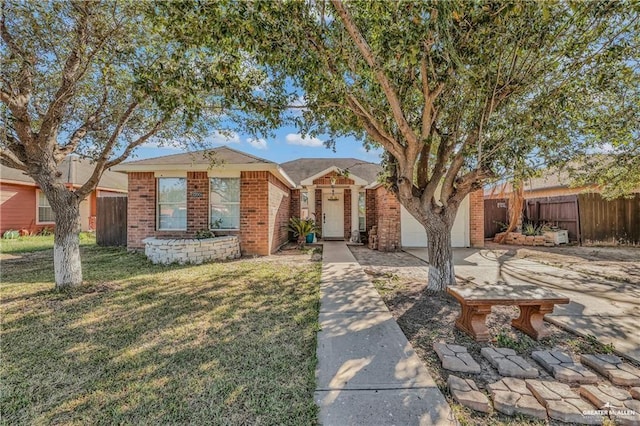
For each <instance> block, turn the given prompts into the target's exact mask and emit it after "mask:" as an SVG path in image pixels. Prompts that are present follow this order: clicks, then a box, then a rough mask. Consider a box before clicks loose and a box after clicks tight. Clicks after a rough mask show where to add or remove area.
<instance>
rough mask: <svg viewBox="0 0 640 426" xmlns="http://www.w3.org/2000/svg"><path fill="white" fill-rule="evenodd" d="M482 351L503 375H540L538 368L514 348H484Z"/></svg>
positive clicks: (525, 376) (527, 376) (528, 376)
mask: <svg viewBox="0 0 640 426" xmlns="http://www.w3.org/2000/svg"><path fill="white" fill-rule="evenodd" d="M480 353H481V354H482V356H483V357H485V358H486V359H487V360H488V361H489V362H490V363H491V365H493V366H494V367H495V368H496V369H497V370H498V373H500V375H501V376H507V377H518V378H521V379H525V378H534V377H538V369H537V368H535V367H532V366H531V364H529V363H528V362H527V361H525V360H524V358H522V357H521V356H519V355H517V354H516V351H514V350H513V349H509V348H482V349H481V350H480Z"/></svg>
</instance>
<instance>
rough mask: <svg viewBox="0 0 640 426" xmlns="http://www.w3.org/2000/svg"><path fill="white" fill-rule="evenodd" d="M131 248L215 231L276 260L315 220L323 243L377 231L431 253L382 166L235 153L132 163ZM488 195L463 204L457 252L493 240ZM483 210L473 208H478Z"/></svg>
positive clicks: (381, 244) (126, 167)
mask: <svg viewBox="0 0 640 426" xmlns="http://www.w3.org/2000/svg"><path fill="white" fill-rule="evenodd" d="M113 170H116V171H121V172H125V173H127V174H128V177H129V185H128V187H129V194H128V196H129V201H128V221H127V223H128V225H127V226H128V229H127V246H128V248H129V249H142V248H144V243H143V240H144V239H145V238H148V237H156V238H189V237H193V236H195V235H196V234H197V233H198V232H199V231H203V230H209V229H215V232H216V234H217V235H221V234H222V235H237V236H238V237H239V242H240V248H241V251H242V253H243V254H258V255H266V254H270V253H273V252H275V251H277V250H278V249H279V248H280V247H281V246H282V245H283V244H285V243H286V242H287V241H288V240H289V232H288V229H287V225H288V222H289V219H290V218H291V217H303V218H304V217H313V218H314V219H315V220H316V223H317V225H318V226H319V227H320V234H321V236H322V238H323V239H326V240H329V239H338V240H347V241H348V240H350V239H351V238H352V236H354V234H355V235H357V234H358V233H360V234H361V235H363V236H364V235H367V234H368V232H369V231H370V230H371V228H372V227H373V226H376V227H377V236H378V249H379V250H382V251H392V250H397V249H400V248H401V247H402V246H426V235H425V234H424V229H423V228H422V227H421V226H420V225H419V224H418V222H417V221H416V220H415V219H414V218H413V217H412V216H411V215H410V214H408V213H407V212H406V211H405V210H404V208H402V207H401V206H400V204H399V202H398V201H397V199H396V198H395V196H394V195H393V194H391V193H390V192H388V191H387V190H386V189H385V188H384V186H382V185H380V184H379V183H378V182H377V177H378V174H379V173H380V172H381V167H380V166H379V165H377V164H373V163H369V162H366V161H362V160H358V159H354V158H302V159H298V160H293V161H289V162H286V163H283V164H277V163H274V162H272V161H269V160H265V159H263V158H258V157H255V156H253V155H250V154H246V153H243V152H240V151H237V150H234V149H231V148H229V147H226V146H224V147H219V148H215V149H212V150H205V151H196V152H191V153H183V154H175V155H168V156H164V157H158V158H150V159H145V160H137V161H129V162H125V163H122V164H120V165H119V166H116V167H114V168H113ZM482 202H483V200H482V192H478V193H474V194H471V195H470V196H469V197H468V198H467V199H466V200H465V202H464V203H463V204H462V206H461V208H460V211H459V213H458V217H457V218H456V224H455V226H454V230H453V231H452V235H453V236H454V242H455V245H458V246H470V245H476V244H482V243H483V233H482V232H483V231H482V223H483V222H482V220H483V219H482V217H479V216H478V215H480V216H481V215H482V213H483V204H482ZM474 203H475V204H477V208H476V209H474V208H473V204H474Z"/></svg>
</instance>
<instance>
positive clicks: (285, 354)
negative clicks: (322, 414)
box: [2, 262, 318, 424]
mask: <svg viewBox="0 0 640 426" xmlns="http://www.w3.org/2000/svg"><path fill="white" fill-rule="evenodd" d="M240 263H241V262H229V263H226V264H218V265H215V264H211V265H204V266H202V267H194V268H193V269H192V270H188V269H187V268H186V267H185V268H171V269H170V268H167V269H166V270H163V269H157V270H155V271H156V273H155V274H149V276H145V273H149V271H148V270H147V271H140V272H139V273H138V275H135V276H133V277H131V278H130V279H126V280H116V281H113V282H112V283H110V284H109V285H112V286H113V287H106V288H102V287H101V286H100V284H98V283H95V284H92V286H89V287H87V288H85V289H83V290H79V291H77V292H72V293H53V292H41V293H40V294H33V293H32V294H30V297H28V298H26V299H24V300H19V298H16V300H14V301H12V302H8V301H6V300H4V301H3V305H4V307H3V311H4V314H5V315H6V316H5V319H4V321H3V336H2V337H3V338H2V346H3V361H4V367H3V369H2V381H3V383H5V387H6V391H5V392H3V396H2V405H3V416H5V419H6V421H8V422H11V421H12V419H13V421H17V420H18V419H23V420H27V421H28V422H30V421H34V420H35V419H36V418H37V419H39V420H40V421H43V422H46V423H65V422H82V421H85V420H87V421H89V420H90V421H91V422H96V423H111V424H112V423H208V424H219V423H226V424H248V423H264V424H274V423H281V424H311V423H313V422H314V419H315V405H314V404H313V400H312V399H311V394H312V391H313V388H314V380H313V375H314V367H315V361H314V360H315V358H314V353H315V333H314V330H315V329H314V324H315V323H316V322H317V309H318V302H317V297H318V294H317V278H318V276H317V275H308V276H305V275H302V274H294V275H295V277H293V276H292V274H291V271H290V270H288V271H287V272H286V273H285V272H284V271H283V270H282V268H280V269H278V268H277V267H275V266H271V265H264V264H260V265H257V264H253V265H243V264H240ZM154 268H155V267H154ZM141 269H142V268H141ZM152 270H154V269H152ZM116 276H118V275H117V274H114V275H111V276H110V278H114V277H116ZM34 416H35V417H34Z"/></svg>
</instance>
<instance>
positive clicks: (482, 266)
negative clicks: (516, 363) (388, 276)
mask: <svg viewBox="0 0 640 426" xmlns="http://www.w3.org/2000/svg"><path fill="white" fill-rule="evenodd" d="M406 251H407V252H409V253H411V254H413V255H414V256H416V257H418V258H420V259H422V260H425V261H428V255H427V250H426V249H407V250H406ZM454 265H455V271H456V276H458V277H459V278H463V279H469V280H471V281H474V282H476V283H479V284H482V283H496V282H500V281H502V282H506V283H508V284H518V283H523V284H535V285H539V286H540V287H544V288H548V289H550V290H553V291H555V292H557V293H561V294H563V295H565V296H567V297H569V298H570V299H571V303H570V304H568V305H558V306H556V307H555V310H554V311H553V314H551V315H547V316H546V317H545V319H547V320H548V321H549V322H552V323H554V324H556V325H559V326H561V327H563V328H566V329H568V330H571V331H573V332H576V333H578V334H581V335H583V336H586V335H593V336H595V337H596V338H597V339H598V341H599V342H601V343H605V344H609V343H611V344H613V345H614V347H615V350H616V352H618V353H619V354H621V355H623V356H625V357H627V358H629V359H631V360H634V361H636V362H640V325H639V324H640V287H639V286H638V285H634V284H630V283H622V282H616V281H607V280H604V279H601V278H599V277H595V276H590V275H586V274H581V273H579V272H574V271H570V270H567V269H561V268H556V267H553V266H549V265H544V264H541V263H537V262H533V261H530V260H526V259H518V258H516V257H514V252H513V251H511V250H508V249H504V250H488V249H485V250H479V249H454Z"/></svg>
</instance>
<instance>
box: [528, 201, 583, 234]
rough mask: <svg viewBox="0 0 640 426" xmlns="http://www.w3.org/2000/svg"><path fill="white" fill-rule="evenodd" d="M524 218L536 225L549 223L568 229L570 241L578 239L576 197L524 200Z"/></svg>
mask: <svg viewBox="0 0 640 426" xmlns="http://www.w3.org/2000/svg"><path fill="white" fill-rule="evenodd" d="M525 220H527V221H530V222H533V223H534V224H536V225H539V224H544V223H551V224H554V225H557V226H558V227H559V228H562V229H566V230H567V231H569V240H570V241H580V218H579V216H578V197H577V196H576V195H567V196H562V197H544V198H530V199H528V200H525Z"/></svg>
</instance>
